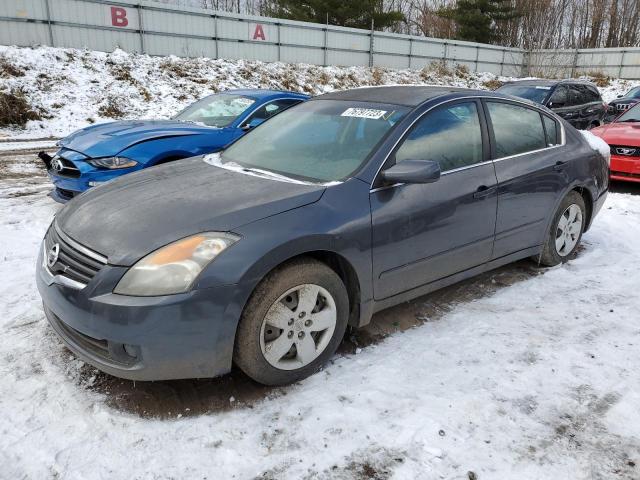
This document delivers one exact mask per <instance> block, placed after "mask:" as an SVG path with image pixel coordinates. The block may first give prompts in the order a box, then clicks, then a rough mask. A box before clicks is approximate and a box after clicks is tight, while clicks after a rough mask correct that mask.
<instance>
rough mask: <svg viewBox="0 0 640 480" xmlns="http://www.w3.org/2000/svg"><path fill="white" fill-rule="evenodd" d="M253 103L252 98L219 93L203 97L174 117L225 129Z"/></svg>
mask: <svg viewBox="0 0 640 480" xmlns="http://www.w3.org/2000/svg"><path fill="white" fill-rule="evenodd" d="M254 103H255V100H254V99H253V98H249V97H245V96H242V95H235V94H227V93H221V94H216V95H211V96H209V97H205V98H203V99H202V100H199V101H197V102H196V103H194V104H193V105H190V106H188V107H187V108H185V109H184V110H183V111H182V112H180V113H179V114H178V115H176V116H175V117H174V119H176V120H182V121H185V122H195V123H202V124H204V125H207V126H209V127H226V126H228V125H230V124H231V123H233V121H234V120H235V119H236V118H238V117H239V116H240V115H241V114H242V113H244V112H245V111H246V110H247V109H248V108H250V107H251V105H253V104H254Z"/></svg>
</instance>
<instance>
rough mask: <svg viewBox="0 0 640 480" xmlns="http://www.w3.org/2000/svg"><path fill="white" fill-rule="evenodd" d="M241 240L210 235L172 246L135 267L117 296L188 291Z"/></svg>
mask: <svg viewBox="0 0 640 480" xmlns="http://www.w3.org/2000/svg"><path fill="white" fill-rule="evenodd" d="M239 239H240V237H238V236H237V235H233V234H230V233H220V232H207V233H199V234H197V235H193V236H191V237H187V238H183V239H182V240H178V241H177V242H173V243H170V244H169V245H167V246H166V247H162V248H160V249H159V250H156V251H155V252H153V253H150V254H149V255H147V256H146V257H144V258H143V259H142V260H140V261H139V262H138V263H136V264H135V265H134V266H133V267H131V268H130V269H129V270H128V271H127V273H125V274H124V276H123V277H122V279H121V280H120V281H119V282H118V285H116V288H115V289H114V291H113V293H119V294H121V295H136V296H141V297H150V296H155V295H172V294H174V293H183V292H186V291H188V290H189V289H190V288H191V286H192V285H193V283H194V282H195V280H196V278H198V275H200V272H202V270H203V269H204V267H206V266H207V265H208V264H209V263H210V262H211V261H212V260H213V259H214V258H216V257H217V256H218V255H220V253H222V252H223V251H224V250H225V249H227V248H228V247H230V246H231V245H233V244H234V243H235V242H237V241H238V240H239Z"/></svg>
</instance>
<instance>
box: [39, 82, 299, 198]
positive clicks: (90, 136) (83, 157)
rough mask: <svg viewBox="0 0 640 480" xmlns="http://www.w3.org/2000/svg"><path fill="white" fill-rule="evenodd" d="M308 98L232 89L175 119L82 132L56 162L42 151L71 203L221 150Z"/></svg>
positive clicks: (57, 193)
mask: <svg viewBox="0 0 640 480" xmlns="http://www.w3.org/2000/svg"><path fill="white" fill-rule="evenodd" d="M308 99H309V96H308V95H304V94H300V93H294V92H284V91H274V90H257V89H248V90H228V91H226V92H223V93H218V94H215V95H211V96H208V97H205V98H203V99H201V100H199V101H197V102H195V103H194V104H193V105H191V106H189V107H187V108H186V109H185V110H183V111H182V112H180V113H179V114H178V115H177V116H175V117H174V118H173V119H172V120H128V121H119V122H110V123H103V124H100V125H92V126H90V127H87V128H84V129H82V130H78V131H77V132H75V133H73V134H71V135H69V136H68V137H66V138H64V139H62V140H61V141H60V142H59V143H58V146H60V147H61V148H60V150H58V151H57V152H56V154H55V155H54V156H53V157H51V156H50V155H47V154H46V153H44V152H40V154H39V157H40V158H41V159H42V160H43V161H44V163H45V164H46V166H47V171H48V172H49V176H50V177H51V181H52V182H53V184H54V186H55V189H54V191H53V192H52V197H53V198H54V199H55V200H57V201H59V202H62V203H64V202H67V201H68V200H70V199H72V198H73V197H75V196H76V195H79V194H80V193H82V192H84V191H85V190H87V189H88V188H90V187H94V186H96V185H98V184H101V183H103V182H106V181H109V180H111V179H113V178H116V177H119V176H121V175H124V174H127V173H130V172H134V171H136V170H141V169H143V168H147V167H151V166H153V165H158V164H160V163H166V162H170V161H172V160H179V159H181V158H187V157H193V156H195V155H202V154H204V153H212V152H215V151H218V150H222V149H223V148H225V147H226V146H228V145H229V144H231V143H232V142H234V141H235V140H237V139H238V138H240V137H241V136H242V135H244V134H245V133H246V132H248V131H249V130H251V128H253V127H255V126H257V125H259V124H261V123H262V122H264V121H265V120H267V119H268V118H270V117H273V116H274V115H276V114H278V113H280V112H281V111H283V110H285V109H286V108H288V107H290V106H292V105H295V104H298V103H300V102H304V101H305V100H308Z"/></svg>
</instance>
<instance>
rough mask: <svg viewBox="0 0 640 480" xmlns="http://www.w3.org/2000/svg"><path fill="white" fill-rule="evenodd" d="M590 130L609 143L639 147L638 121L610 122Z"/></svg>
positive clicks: (639, 128)
mask: <svg viewBox="0 0 640 480" xmlns="http://www.w3.org/2000/svg"><path fill="white" fill-rule="evenodd" d="M591 131H592V132H593V133H594V134H596V135H598V136H599V137H600V138H602V139H603V140H604V141H605V142H607V143H608V144H609V145H629V146H632V147H640V122H639V123H631V122H622V123H610V124H608V125H605V126H603V127H598V128H594V129H593V130H591Z"/></svg>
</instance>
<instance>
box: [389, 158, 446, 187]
mask: <svg viewBox="0 0 640 480" xmlns="http://www.w3.org/2000/svg"><path fill="white" fill-rule="evenodd" d="M382 178H383V179H384V181H385V182H386V183H433V182H436V181H438V179H439V178H440V165H439V164H438V162H433V161H431V160H403V161H402V162H400V163H396V164H395V165H394V166H392V167H389V168H388V169H386V170H385V171H383V172H382Z"/></svg>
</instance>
